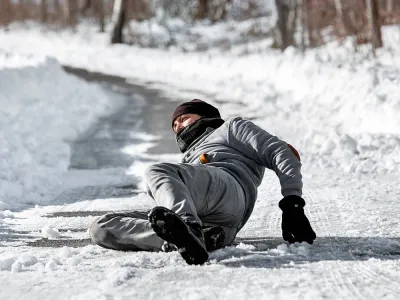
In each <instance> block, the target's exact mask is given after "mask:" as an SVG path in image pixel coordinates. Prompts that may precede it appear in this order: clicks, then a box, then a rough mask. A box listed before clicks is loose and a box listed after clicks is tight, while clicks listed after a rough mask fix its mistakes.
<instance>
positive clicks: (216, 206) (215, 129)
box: [90, 99, 316, 264]
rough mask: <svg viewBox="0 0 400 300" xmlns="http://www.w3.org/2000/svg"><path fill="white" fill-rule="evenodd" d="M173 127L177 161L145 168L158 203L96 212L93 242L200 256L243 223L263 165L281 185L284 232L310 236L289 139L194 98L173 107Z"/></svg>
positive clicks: (196, 259) (289, 237)
mask: <svg viewBox="0 0 400 300" xmlns="http://www.w3.org/2000/svg"><path fill="white" fill-rule="evenodd" d="M172 128H173V131H174V132H175V134H176V141H177V144H178V146H179V149H180V150H181V152H182V153H183V154H184V155H183V158H182V161H181V163H159V164H155V165H152V166H151V167H149V168H148V169H147V171H146V174H145V179H146V182H147V186H148V193H149V195H150V196H151V197H152V198H153V199H154V200H155V203H156V205H157V206H155V207H154V208H153V209H152V210H151V211H150V212H140V211H132V212H126V213H110V214H106V215H104V216H102V217H100V218H99V219H98V220H96V221H95V222H94V223H93V224H92V226H91V228H90V235H91V238H92V240H93V241H94V242H96V243H97V244H98V245H100V246H103V247H106V248H111V249H116V250H138V251H140V250H146V251H160V250H162V251H172V250H179V252H180V254H181V255H182V257H183V259H184V260H185V261H186V262H187V263H188V264H203V263H204V262H206V261H207V259H208V252H210V251H213V250H216V249H218V248H221V247H224V246H226V245H229V244H230V243H232V241H233V240H234V239H235V236H236V234H237V233H238V232H239V230H240V229H241V228H242V227H243V226H244V225H245V223H246V222H247V220H248V219H249V217H250V215H251V213H252V211H253V207H254V204H255V202H256V198H257V187H258V186H259V185H260V184H261V181H262V179H263V176H264V172H265V168H268V169H271V170H273V171H274V172H275V173H276V175H277V176H278V178H279V181H280V185H281V191H282V195H283V199H282V200H281V201H280V202H279V207H280V208H281V210H282V236H283V239H284V240H285V241H288V242H289V243H294V242H303V241H305V242H308V243H310V244H312V243H313V241H314V239H315V238H316V235H315V232H314V231H313V229H312V228H311V225H310V222H309V221H308V219H307V217H306V216H305V214H304V209H303V207H304V205H305V202H304V200H303V198H302V197H301V195H302V186H303V184H302V176H301V171H300V169H301V163H300V157H299V154H298V152H297V151H296V150H295V149H294V148H293V147H292V146H291V145H289V144H287V143H286V142H284V141H282V140H280V139H279V138H277V137H276V136H273V135H271V134H270V133H268V132H267V131H265V130H263V129H262V128H260V127H258V126H256V125H255V124H254V123H252V122H250V121H248V120H245V119H242V118H240V117H235V118H231V119H229V120H227V121H224V120H223V119H221V116H220V113H219V111H218V109H217V108H215V107H214V106H212V105H210V104H208V103H206V102H204V101H201V100H198V99H195V100H192V101H189V102H185V103H183V104H181V105H179V106H178V107H177V108H176V109H175V111H174V113H173V115H172Z"/></svg>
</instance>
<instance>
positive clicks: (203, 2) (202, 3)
mask: <svg viewBox="0 0 400 300" xmlns="http://www.w3.org/2000/svg"><path fill="white" fill-rule="evenodd" d="M207 2H208V1H207V0H198V2H197V3H198V4H197V5H198V7H197V12H196V19H205V17H206V16H207V11H208V5H207Z"/></svg>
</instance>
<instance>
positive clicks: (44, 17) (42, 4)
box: [40, 0, 48, 23]
mask: <svg viewBox="0 0 400 300" xmlns="http://www.w3.org/2000/svg"><path fill="white" fill-rule="evenodd" d="M47 17H48V16H47V0H41V1H40V20H41V21H42V23H46V22H47Z"/></svg>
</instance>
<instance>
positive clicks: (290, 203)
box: [279, 195, 317, 244]
mask: <svg viewBox="0 0 400 300" xmlns="http://www.w3.org/2000/svg"><path fill="white" fill-rule="evenodd" d="M304 205H306V202H305V201H304V199H303V198H301V197H299V196H295V195H291V196H286V197H284V198H283V199H282V200H281V201H279V208H280V209H281V210H282V237H283V239H284V240H285V241H288V242H289V243H290V244H293V243H295V242H300V243H301V242H307V243H309V244H312V243H313V241H314V240H315V238H316V237H317V236H316V234H315V232H314V230H313V229H312V228H311V225H310V222H309V221H308V219H307V217H306V215H305V214H304V209H303V207H304Z"/></svg>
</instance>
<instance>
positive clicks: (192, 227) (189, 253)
mask: <svg viewBox="0 0 400 300" xmlns="http://www.w3.org/2000/svg"><path fill="white" fill-rule="evenodd" d="M149 222H150V224H151V227H152V228H153V230H154V232H155V233H156V234H157V235H158V236H159V237H160V238H162V239H163V240H165V241H167V242H168V243H171V244H174V245H176V247H177V248H178V249H179V253H180V254H181V256H182V258H183V259H184V260H185V261H186V262H187V263H188V264H189V265H201V264H204V263H205V262H206V261H207V259H208V253H207V250H206V246H205V242H204V235H203V232H202V230H201V226H200V224H198V223H188V222H185V221H184V220H183V219H182V218H181V217H180V216H178V215H177V214H176V213H174V212H173V211H172V210H169V209H167V208H165V207H162V206H156V207H154V208H153V209H152V210H151V211H150V213H149Z"/></svg>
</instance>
